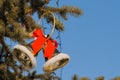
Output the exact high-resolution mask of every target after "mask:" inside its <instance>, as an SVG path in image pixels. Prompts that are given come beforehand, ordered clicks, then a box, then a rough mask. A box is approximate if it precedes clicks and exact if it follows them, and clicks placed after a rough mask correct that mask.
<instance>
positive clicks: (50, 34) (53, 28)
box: [38, 11, 55, 40]
mask: <svg viewBox="0 0 120 80" xmlns="http://www.w3.org/2000/svg"><path fill="white" fill-rule="evenodd" d="M46 14H51V15H52V16H53V26H52V30H51V32H50V33H49V36H48V37H47V40H48V39H50V37H51V36H52V34H53V32H54V30H55V15H54V14H53V12H50V11H48V12H46V13H44V14H43V15H42V16H41V17H40V20H39V21H38V25H40V21H41V19H42V17H43V16H44V15H46Z"/></svg>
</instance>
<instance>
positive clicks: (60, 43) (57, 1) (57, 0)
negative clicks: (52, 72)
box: [56, 0, 63, 80]
mask: <svg viewBox="0 0 120 80" xmlns="http://www.w3.org/2000/svg"><path fill="white" fill-rule="evenodd" d="M56 5H57V7H58V8H59V0H56ZM58 18H59V19H60V16H58ZM57 38H58V40H59V46H60V47H59V50H60V52H62V39H61V32H60V30H58V36H57ZM62 75H63V67H62V68H61V70H60V79H61V80H62Z"/></svg>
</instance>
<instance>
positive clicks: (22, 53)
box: [13, 24, 70, 72]
mask: <svg viewBox="0 0 120 80" xmlns="http://www.w3.org/2000/svg"><path fill="white" fill-rule="evenodd" d="M54 29H55V24H54V26H53V28H52V31H51V33H50V34H49V35H48V36H46V35H45V34H44V32H43V30H42V29H41V28H37V29H35V30H34V31H33V33H32V37H33V38H35V40H34V41H33V42H31V43H30V44H29V45H26V46H24V45H20V44H18V45H15V46H14V49H13V53H14V55H15V58H16V59H17V60H18V61H19V62H20V63H21V64H22V65H23V66H24V68H25V69H26V70H30V69H32V68H34V67H35V66H36V65H37V63H36V56H37V55H38V53H39V52H40V51H41V50H43V54H44V58H45V61H46V62H45V64H44V65H43V71H44V72H54V71H55V70H56V69H58V68H61V67H64V66H65V65H66V64H67V63H68V61H69V60H70V57H69V56H68V55H67V54H65V53H60V52H59V51H58V50H57V47H58V43H57V41H56V40H54V39H52V38H51V35H52V33H53V31H54Z"/></svg>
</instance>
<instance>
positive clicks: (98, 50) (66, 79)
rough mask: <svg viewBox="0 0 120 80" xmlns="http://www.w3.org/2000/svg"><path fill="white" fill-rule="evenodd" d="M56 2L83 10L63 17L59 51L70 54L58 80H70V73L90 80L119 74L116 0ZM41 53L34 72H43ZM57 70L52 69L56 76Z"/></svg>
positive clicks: (119, 14)
mask: <svg viewBox="0 0 120 80" xmlns="http://www.w3.org/2000/svg"><path fill="white" fill-rule="evenodd" d="M59 1H60V2H59V5H60V6H62V5H68V6H76V7H79V8H81V9H82V10H83V15H82V16H80V17H77V18H76V17H71V16H69V18H68V21H64V20H63V22H64V25H65V31H64V32H62V33H61V38H62V52H65V53H67V54H68V55H70V57H71V61H70V62H69V63H68V64H67V65H66V66H65V67H64V68H63V69H62V80H71V78H72V76H73V75H74V74H77V75H78V76H79V77H85V76H86V77H89V78H90V79H95V78H96V77H98V76H104V77H105V79H106V80H108V79H111V78H114V77H117V76H120V62H119V61H120V58H119V57H120V9H119V8H120V4H119V3H120V0H63V1H62V0H59ZM54 2H55V1H53V3H54ZM53 3H51V4H52V5H55V4H53ZM55 6H56V5H55ZM42 56H43V55H42V54H39V55H38V57H37V61H38V66H37V67H36V69H37V71H38V73H43V72H42V64H43V63H44V59H43V58H42ZM60 73H61V69H59V70H57V71H56V74H57V75H58V76H60Z"/></svg>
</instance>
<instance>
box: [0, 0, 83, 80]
mask: <svg viewBox="0 0 120 80" xmlns="http://www.w3.org/2000/svg"><path fill="white" fill-rule="evenodd" d="M50 1H51V0H0V80H35V79H41V80H48V79H49V77H51V76H50V75H44V74H36V71H33V72H31V73H30V72H28V74H27V75H26V76H25V75H24V74H23V72H24V69H23V67H22V66H20V65H17V63H16V60H15V59H14V58H13V53H12V49H11V46H10V44H8V43H6V38H7V39H9V40H12V41H13V42H17V43H20V44H22V45H26V44H27V43H26V42H25V39H29V33H30V32H32V31H33V30H34V29H35V28H38V27H42V26H41V25H38V24H36V22H35V21H34V19H33V17H32V16H33V15H34V14H35V13H37V14H36V15H37V16H38V18H41V17H44V20H45V21H46V22H47V23H48V24H54V21H53V17H52V15H51V14H46V15H44V14H45V13H49V12H52V13H54V15H55V16H56V17H55V29H56V30H59V31H64V25H63V23H62V22H61V21H60V20H59V18H63V19H64V20H67V15H69V14H70V15H72V16H79V15H81V14H82V11H81V10H80V9H79V8H76V7H74V6H63V7H60V8H57V7H54V6H49V5H48V4H49V3H50ZM58 1H59V0H56V2H55V3H58ZM43 15H44V16H43ZM57 16H60V17H57ZM46 76H48V77H47V78H46ZM57 79H58V78H57Z"/></svg>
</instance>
